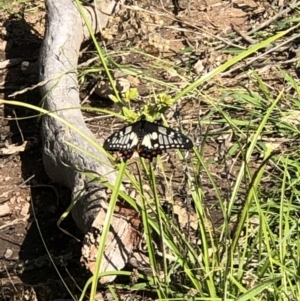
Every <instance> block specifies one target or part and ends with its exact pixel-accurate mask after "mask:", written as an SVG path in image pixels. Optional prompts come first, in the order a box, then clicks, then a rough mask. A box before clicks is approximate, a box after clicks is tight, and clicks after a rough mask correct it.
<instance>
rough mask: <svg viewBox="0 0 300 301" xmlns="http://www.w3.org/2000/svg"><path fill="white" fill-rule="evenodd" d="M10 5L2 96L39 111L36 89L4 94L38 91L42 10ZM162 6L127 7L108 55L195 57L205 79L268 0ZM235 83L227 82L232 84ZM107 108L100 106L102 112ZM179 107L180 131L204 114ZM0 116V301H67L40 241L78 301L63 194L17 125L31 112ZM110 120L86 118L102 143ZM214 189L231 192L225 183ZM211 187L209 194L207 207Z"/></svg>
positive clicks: (115, 22)
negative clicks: (226, 42)
mask: <svg viewBox="0 0 300 301" xmlns="http://www.w3.org/2000/svg"><path fill="white" fill-rule="evenodd" d="M10 2H11V3H10ZM10 2H9V6H7V7H6V9H5V10H3V11H2V12H1V13H0V28H1V34H0V62H5V61H7V60H11V62H10V64H9V65H7V66H3V67H1V69H0V98H3V99H15V100H20V101H23V102H28V103H32V104H35V105H38V104H39V103H40V100H41V99H40V95H39V91H38V89H35V90H33V91H28V92H26V93H23V94H21V95H17V96H14V97H12V96H11V94H12V93H15V92H17V91H20V90H22V89H24V88H26V87H30V86H33V85H35V84H37V83H38V55H39V48H40V46H41V43H42V39H43V33H44V26H45V7H44V3H43V2H40V1H31V2H28V4H24V3H22V4H21V3H18V2H15V1H10ZM161 3H162V2H161V1H157V0H150V1H148V3H147V4H143V7H136V6H134V8H130V5H131V4H132V3H130V2H129V3H126V5H128V7H126V6H124V7H123V8H122V9H121V11H120V12H119V13H118V15H117V16H115V17H114V18H112V19H111V21H110V25H109V27H108V28H109V29H107V30H104V32H103V37H104V39H105V45H106V47H107V48H108V49H113V50H114V51H115V52H117V51H118V50H120V49H122V47H124V46H125V45H127V43H128V41H130V43H131V46H132V47H136V48H137V49H141V50H142V51H144V52H146V53H149V54H151V55H160V56H161V57H162V58H165V59H169V60H170V61H171V62H173V63H174V64H175V63H176V64H177V63H178V62H179V61H182V64H187V63H188V61H193V62H196V60H197V59H196V58H197V57H199V56H201V62H202V65H201V66H200V67H198V68H200V69H198V71H197V70H196V71H197V72H200V73H201V72H204V71H210V70H212V69H213V68H215V67H216V66H217V65H218V64H219V63H221V62H223V61H224V59H226V58H224V56H221V55H220V54H219V53H218V52H217V50H216V49H215V48H214V47H212V44H213V41H215V37H216V36H218V37H219V38H220V39H221V38H224V39H225V38H226V37H227V36H228V35H229V34H230V32H232V31H236V32H247V31H248V30H249V28H251V26H252V25H253V24H254V23H255V24H260V23H263V22H264V21H265V19H264V13H266V12H267V11H268V10H269V9H270V4H269V3H268V2H267V1H251V0H244V1H242V0H240V1H232V2H230V3H229V2H228V3H227V2H225V1H218V0H206V1H202V0H195V1H174V2H172V1H163V3H164V7H162V6H161ZM149 11H152V12H153V11H155V13H149ZM149 24H151V25H149ZM186 47H191V48H193V49H195V50H194V52H193V55H191V52H189V57H188V56H186V55H185V54H184V52H182V49H184V48H186ZM174 53H175V54H176V55H174ZM119 61H120V63H122V64H124V65H126V64H127V65H129V64H130V63H132V62H134V64H135V65H137V64H139V65H140V67H141V68H145V69H147V63H149V62H145V61H142V60H141V57H139V56H138V55H136V54H134V53H131V54H129V55H127V56H123V57H121V58H119ZM152 72H153V71H152ZM152 76H153V77H155V76H156V77H157V78H159V79H161V80H163V81H170V82H172V83H176V84H177V85H178V89H181V88H182V87H183V83H182V81H181V79H180V77H178V76H173V75H171V74H166V73H160V72H158V73H157V74H155V75H153V74H152ZM235 81H236V79H234V78H232V79H231V78H230V79H228V83H229V82H230V84H231V85H232V84H233V83H234V82H235ZM132 84H133V83H132ZM134 84H135V85H136V87H137V88H138V90H139V93H140V95H145V94H146V93H148V92H147V91H148V86H147V83H146V82H144V83H143V82H134ZM223 84H224V82H223ZM207 88H208V87H207ZM108 104H109V103H108V102H106V101H103V103H101V105H102V106H106V105H108ZM98 105H99V103H98ZM182 108H183V109H182V112H181V114H182V121H183V124H184V121H185V120H189V119H191V118H197V117H196V116H198V115H199V112H202V113H203V112H205V110H206V108H207V106H206V105H205V104H202V106H201V108H200V106H199V100H198V99H188V100H185V102H183V103H182ZM0 111H1V112H0V114H1V119H0V122H1V128H0V139H1V140H0V146H1V148H0V217H1V219H0V279H1V283H0V290H1V292H0V300H54V299H55V298H67V297H68V296H69V295H68V292H67V291H66V290H65V287H64V285H63V284H62V282H61V280H60V279H59V277H58V276H57V272H56V271H55V269H54V267H53V264H52V263H51V262H50V260H49V256H48V255H47V253H46V250H45V247H44V244H43V241H42V239H41V233H42V237H43V239H44V240H45V243H46V245H47V247H48V249H49V250H50V253H51V255H52V258H53V259H54V261H55V263H56V265H57V266H58V268H59V272H60V274H61V275H62V277H63V279H64V280H65V281H66V282H67V283H68V285H69V286H70V287H71V289H73V293H74V294H75V295H76V294H78V293H79V292H78V291H76V288H75V285H74V282H73V279H72V278H71V277H70V276H69V275H73V276H74V275H77V276H78V277H77V279H75V280H76V281H77V282H78V283H79V284H80V285H81V284H82V283H84V282H85V280H86V279H87V276H88V275H86V272H85V270H83V269H82V268H81V267H80V265H79V256H80V247H81V245H80V243H78V242H76V241H75V240H74V239H72V238H71V237H68V236H66V234H64V233H63V232H61V231H60V230H59V228H58V227H57V225H56V223H57V221H58V219H59V217H60V216H61V214H62V213H63V212H64V211H65V209H66V208H67V206H68V205H69V203H70V196H69V191H68V190H67V189H65V188H63V187H60V186H58V185H56V184H55V183H53V182H52V181H51V180H50V179H49V178H48V177H47V175H46V173H45V171H44V168H43V161H42V148H41V139H40V134H39V120H38V119H36V118H30V119H26V118H25V119H24V117H28V116H31V114H32V112H28V111H26V110H24V109H20V108H17V107H16V108H14V109H12V108H11V107H10V108H7V107H1V108H0ZM16 117H18V118H20V119H19V120H18V121H17V122H16V121H15V120H10V118H12V119H15V118H16ZM87 117H91V116H90V115H89V116H87ZM109 122H110V121H109V120H107V121H102V119H92V120H91V121H89V124H90V126H91V129H92V130H93V131H94V132H95V134H97V136H98V137H99V139H100V138H101V137H106V136H108V135H109V134H111V131H110V132H109V133H107V130H106V129H107V125H108V124H109ZM99 129H100V130H99ZM193 130H194V132H193V133H191V135H192V137H193V138H194V140H199V132H197V131H195V129H193ZM202 130H205V129H202ZM218 150H219V145H218V143H217V142H212V143H211V145H208V146H207V147H206V149H205V154H204V156H206V158H207V159H209V157H212V158H213V157H214V156H215V155H216V154H217V153H218ZM173 164H174V165H176V162H173ZM212 172H214V171H212ZM215 172H216V173H217V172H218V171H217V170H216V171H215ZM222 183H223V184H222ZM221 185H224V189H226V187H227V188H228V182H226V181H224V182H221ZM204 186H205V183H204ZM177 187H179V186H177ZM204 188H205V187H204ZM209 189H210V187H207V199H208V200H209ZM179 192H180V191H178V194H179ZM208 204H209V201H208ZM211 214H212V219H213V221H214V223H217V221H220V215H219V212H218V211H217V210H216V211H215V212H213V211H212V213H211ZM62 227H64V228H65V229H66V230H68V231H69V232H71V233H72V234H73V235H74V236H76V237H78V238H79V239H80V238H81V234H80V233H79V232H78V231H76V229H75V227H74V223H73V221H72V220H71V218H68V219H67V220H66V221H64V222H63V225H62Z"/></svg>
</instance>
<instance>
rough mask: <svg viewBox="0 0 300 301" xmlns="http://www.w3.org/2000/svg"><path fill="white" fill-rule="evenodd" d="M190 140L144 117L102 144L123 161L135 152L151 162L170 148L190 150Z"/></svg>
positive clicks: (191, 144) (191, 145)
mask: <svg viewBox="0 0 300 301" xmlns="http://www.w3.org/2000/svg"><path fill="white" fill-rule="evenodd" d="M192 147H193V142H192V141H191V139H189V138H188V137H186V136H185V135H183V134H182V133H180V132H178V131H175V130H173V129H171V128H168V127H165V126H162V125H159V124H156V123H153V122H149V121H147V120H146V119H145V116H142V118H141V119H140V120H139V121H137V122H135V123H132V124H129V125H127V126H125V127H123V128H121V129H120V130H119V131H117V132H115V133H113V134H112V135H111V136H109V137H108V138H107V139H106V140H105V141H104V144H103V148H104V149H106V150H107V151H113V152H114V151H118V152H120V153H121V154H122V157H123V160H124V161H126V160H128V159H130V158H131V156H132V155H133V153H134V152H135V151H136V152H138V153H139V155H140V156H141V157H144V158H147V159H150V160H152V159H153V158H154V157H156V156H157V155H160V154H162V153H163V151H165V150H167V149H171V148H176V149H190V148H192Z"/></svg>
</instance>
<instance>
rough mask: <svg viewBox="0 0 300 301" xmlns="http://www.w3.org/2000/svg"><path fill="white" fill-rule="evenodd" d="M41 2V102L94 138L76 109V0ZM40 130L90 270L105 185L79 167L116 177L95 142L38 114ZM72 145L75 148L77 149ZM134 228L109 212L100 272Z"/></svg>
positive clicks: (116, 263) (124, 250)
mask: <svg viewBox="0 0 300 301" xmlns="http://www.w3.org/2000/svg"><path fill="white" fill-rule="evenodd" d="M46 5H47V25H46V33H45V37H44V41H43V45H42V48H41V53H40V81H46V80H47V82H46V84H44V85H43V86H42V87H41V95H42V100H43V101H42V103H43V107H44V108H45V109H47V110H49V111H51V112H56V114H57V115H58V116H59V117H61V118H63V119H64V120H66V121H67V122H69V123H70V124H72V125H73V126H74V127H76V128H77V129H79V130H80V131H81V133H83V134H84V135H86V136H87V137H89V138H90V139H92V140H95V138H94V136H93V134H92V132H91V131H90V130H89V129H88V128H87V126H86V124H85V122H84V119H83V116H82V113H81V110H80V109H77V108H79V107H80V99H79V89H78V83H77V61H78V55H79V48H80V45H81V43H82V42H83V41H84V39H86V38H87V37H88V31H87V29H86V28H85V26H84V22H83V20H82V18H81V15H80V13H79V11H78V8H77V6H76V3H75V2H73V1H71V0H60V1H57V0H47V1H46ZM99 5H101V7H99ZM114 7H115V2H114V1H110V2H105V1H101V2H99V3H98V7H97V9H98V11H99V10H100V11H106V13H110V12H111V11H112V9H114ZM109 10H111V11H109ZM86 12H87V16H88V17H89V19H90V22H91V24H92V26H93V28H94V30H95V31H99V26H101V27H102V28H104V26H105V24H106V22H107V16H106V15H102V17H101V15H99V20H100V24H99V22H97V18H96V15H95V13H94V12H93V10H92V8H91V7H88V9H87V10H86ZM105 19H106V20H105ZM97 23H98V25H97ZM41 131H42V138H43V161H44V165H45V169H46V171H47V173H48V175H49V176H50V178H51V179H52V180H53V181H55V182H57V183H60V184H62V185H64V186H67V187H69V188H70V189H71V191H72V199H73V200H77V202H76V205H75V206H74V207H73V209H72V216H73V218H74V221H75V223H76V225H77V226H78V227H79V229H80V230H81V231H82V232H83V233H84V234H85V242H84V245H83V248H82V255H83V257H82V261H83V262H85V264H86V266H87V267H88V268H89V269H90V270H91V271H92V272H93V269H94V265H93V262H94V260H95V256H96V252H95V251H96V249H97V241H98V239H99V237H98V236H99V233H101V228H102V226H103V221H104V218H105V214H106V208H107V202H108V200H109V196H108V195H107V190H106V189H105V187H103V186H102V185H100V184H99V183H98V182H97V181H91V179H89V178H87V177H86V176H85V175H83V174H82V173H81V172H79V171H80V170H86V171H90V172H91V171H93V172H95V173H96V174H98V175H100V176H103V177H104V178H105V179H107V180H108V181H109V182H110V183H112V184H114V182H115V179H116V173H115V172H114V170H113V169H112V168H111V167H109V166H108V165H106V164H105V163H109V162H108V159H107V158H106V156H105V155H103V153H102V152H101V151H100V150H99V149H97V147H95V146H94V145H92V144H91V143H90V142H88V141H87V140H86V139H84V138H83V137H82V136H81V135H79V134H78V133H77V132H75V131H74V130H73V129H71V128H70V127H68V126H66V125H64V124H63V123H62V122H61V121H59V120H57V119H55V118H53V117H51V116H48V115H46V116H44V117H43V119H42V129H41ZM71 145H75V146H77V147H79V148H80V149H81V150H82V152H80V151H78V150H77V149H75V148H74V147H72V146H71ZM87 153H89V154H91V155H92V156H89V155H88V154H87ZM95 158H98V160H96V159H95ZM100 161H101V162H100ZM102 162H104V163H102ZM136 233H137V232H136V231H135V230H134V228H133V226H132V224H131V223H129V221H128V220H127V219H125V218H122V216H121V215H120V214H119V215H115V216H114V218H113V222H112V225H111V228H110V234H109V237H108V239H107V245H106V249H105V260H104V262H103V265H102V267H101V271H114V270H120V269H122V268H123V267H124V265H125V264H126V263H127V261H128V256H129V255H130V253H131V250H132V248H133V243H134V240H135V237H136ZM114 278H115V277H114V276H110V277H105V278H102V279H101V280H100V281H101V282H102V283H105V282H108V281H112V280H113V279H114Z"/></svg>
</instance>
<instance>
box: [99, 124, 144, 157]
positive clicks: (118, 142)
mask: <svg viewBox="0 0 300 301" xmlns="http://www.w3.org/2000/svg"><path fill="white" fill-rule="evenodd" d="M140 123H141V122H140V121H137V122H135V123H133V124H130V125H128V126H124V127H123V128H121V129H120V130H118V131H117V132H115V133H113V134H112V135H110V136H109V137H108V138H107V139H106V140H105V141H104V144H103V148H104V149H106V150H107V151H111V152H115V151H119V152H120V153H121V154H122V157H123V158H124V159H125V160H128V159H130V158H131V157H132V155H133V153H134V151H136V150H137V146H138V144H139V141H140V136H139V132H140V128H141V125H140Z"/></svg>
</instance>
